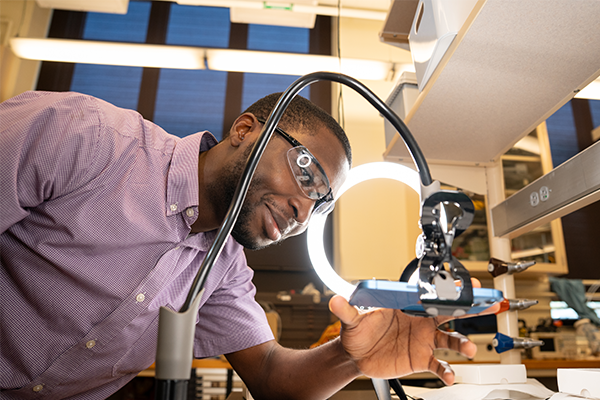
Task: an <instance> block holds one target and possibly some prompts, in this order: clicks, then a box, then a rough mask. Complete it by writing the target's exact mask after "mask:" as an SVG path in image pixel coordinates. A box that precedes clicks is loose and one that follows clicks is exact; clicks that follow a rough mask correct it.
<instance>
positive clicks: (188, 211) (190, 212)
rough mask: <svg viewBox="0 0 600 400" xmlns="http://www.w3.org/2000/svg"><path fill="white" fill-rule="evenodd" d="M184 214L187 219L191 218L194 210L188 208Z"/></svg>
mask: <svg viewBox="0 0 600 400" xmlns="http://www.w3.org/2000/svg"><path fill="white" fill-rule="evenodd" d="M185 213H186V214H187V216H188V217H193V216H194V209H193V208H191V207H190V208H188V209H187V210H185Z"/></svg>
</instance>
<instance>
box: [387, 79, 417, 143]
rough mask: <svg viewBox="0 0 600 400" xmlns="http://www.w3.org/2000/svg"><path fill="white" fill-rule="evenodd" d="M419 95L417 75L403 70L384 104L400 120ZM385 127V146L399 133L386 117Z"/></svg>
mask: <svg viewBox="0 0 600 400" xmlns="http://www.w3.org/2000/svg"><path fill="white" fill-rule="evenodd" d="M418 96H419V89H418V88H417V77H416V75H415V73H414V72H410V71H405V72H403V73H402V75H400V78H399V79H398V81H397V82H396V85H394V89H392V91H391V93H390V94H389V96H388V98H387V100H386V101H385V104H387V105H388V106H389V107H390V108H391V109H392V110H393V111H394V112H395V113H396V114H397V115H398V116H399V117H400V119H401V120H402V121H404V119H405V118H406V115H407V114H408V113H409V112H410V109H411V108H412V107H413V105H414V104H415V102H416V101H417V97H418ZM383 123H384V128H385V146H386V147H387V146H388V145H389V144H390V142H391V141H392V138H393V137H394V136H396V135H399V133H398V131H397V130H396V128H394V127H393V126H392V124H391V123H390V122H389V121H388V120H387V118H386V119H384V122H383Z"/></svg>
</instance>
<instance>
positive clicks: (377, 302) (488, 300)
mask: <svg viewBox="0 0 600 400" xmlns="http://www.w3.org/2000/svg"><path fill="white" fill-rule="evenodd" d="M458 290H459V288H458V287H457V292H458ZM503 300H504V295H503V294H502V292H501V291H500V290H496V289H484V288H473V303H472V305H471V308H470V309H468V310H467V311H466V313H467V314H477V313H480V312H482V311H483V310H485V309H486V308H488V307H490V306H492V305H494V304H495V303H497V302H501V301H503ZM349 301H350V304H352V305H354V306H358V307H364V308H367V307H381V308H394V309H397V310H402V311H404V312H405V313H407V314H412V315H419V316H428V314H427V313H426V312H425V309H424V308H423V306H422V305H421V303H420V301H419V288H418V287H417V286H416V285H409V284H408V283H407V282H395V281H384V280H365V281H360V282H359V283H358V285H357V286H356V289H355V290H354V292H353V293H352V296H350V300H349ZM437 303H439V304H440V305H446V306H448V305H451V304H452V300H437Z"/></svg>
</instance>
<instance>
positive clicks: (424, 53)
mask: <svg viewBox="0 0 600 400" xmlns="http://www.w3.org/2000/svg"><path fill="white" fill-rule="evenodd" d="M476 3H477V0H452V1H448V0H420V1H419V5H418V6H417V13H416V15H415V19H414V20H413V24H412V27H411V29H410V34H409V35H408V43H409V45H410V52H411V55H412V59H413V63H414V64H415V69H416V71H417V81H418V84H419V90H423V88H424V87H425V85H426V84H427V81H429V78H431V74H433V71H435V69H436V67H437V65H438V64H439V62H440V60H441V59H442V57H443V56H444V54H446V51H447V50H448V47H450V44H451V43H452V41H453V40H454V38H455V37H456V34H457V33H458V31H459V30H460V28H462V26H463V24H464V23H465V21H466V20H467V17H468V16H469V14H471V11H472V10H473V8H474V7H475V4H476Z"/></svg>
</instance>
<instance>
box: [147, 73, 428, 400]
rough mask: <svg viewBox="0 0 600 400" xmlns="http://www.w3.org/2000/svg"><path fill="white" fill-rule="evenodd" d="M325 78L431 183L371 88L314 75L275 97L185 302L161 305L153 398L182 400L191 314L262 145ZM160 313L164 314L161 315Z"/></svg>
mask: <svg viewBox="0 0 600 400" xmlns="http://www.w3.org/2000/svg"><path fill="white" fill-rule="evenodd" d="M322 80H328V81H333V82H338V83H341V84H343V85H346V86H348V87H350V88H352V89H354V90H355V91H356V92H358V93H359V94H360V95H362V96H363V97H364V98H365V99H366V100H367V101H368V102H369V103H370V104H371V105H372V106H373V107H375V109H377V110H378V111H379V112H380V113H381V114H382V115H383V117H384V118H386V119H387V120H388V121H390V123H391V124H392V125H393V126H394V128H396V130H397V131H398V132H399V133H400V136H401V137H402V139H403V140H404V143H405V144H406V146H407V148H408V151H409V152H410V154H411V156H412V158H413V160H414V162H415V165H416V166H417V170H418V172H419V175H420V178H421V184H422V186H425V187H428V186H430V185H431V183H432V179H431V174H430V172H429V167H428V166H427V163H426V161H425V157H424V156H423V153H422V152H421V150H420V149H419V146H418V145H417V142H416V141H415V139H414V137H413V136H412V134H411V133H410V131H409V130H408V128H407V127H406V125H405V124H404V122H402V120H401V119H400V118H399V117H398V116H397V115H396V114H395V113H394V112H393V111H392V110H391V109H390V108H389V107H388V106H387V105H386V104H385V103H384V102H383V101H381V100H380V99H379V98H378V97H377V96H376V95H375V94H374V93H373V92H372V91H371V90H369V89H368V88H367V87H366V86H364V85H363V84H362V83H360V82H359V81H357V80H355V79H354V78H351V77H349V76H346V75H342V74H337V73H331V72H315V73H312V74H308V75H305V76H302V77H300V78H299V79H298V80H296V81H295V82H294V83H293V84H292V85H291V86H290V87H289V88H288V89H287V90H286V91H285V92H284V93H283V94H282V95H281V97H280V98H279V100H278V101H277V103H276V105H275V107H274V108H273V110H272V111H271V114H270V115H269V117H268V118H267V121H266V122H265V126H264V127H263V130H262V132H261V133H260V135H259V137H258V139H257V141H256V143H255V144H254V147H253V148H252V151H251V153H250V155H249V157H248V160H247V162H246V167H245V169H244V171H243V173H242V175H241V177H240V181H239V183H238V186H237V188H236V191H235V193H234V196H233V200H232V202H231V204H230V206H229V209H228V210H227V214H226V216H225V218H224V220H223V224H222V225H221V228H220V229H219V231H218V232H217V236H216V238H215V241H214V242H213V244H212V246H211V247H210V249H209V250H208V253H207V255H206V257H205V258H204V261H203V262H202V265H201V266H200V269H199V271H198V273H197V274H196V277H195V279H194V282H193V283H192V287H191V289H190V291H189V292H188V295H187V298H186V300H185V302H184V304H183V306H182V307H181V309H180V310H179V313H175V312H173V311H172V310H170V309H167V308H164V307H161V310H160V311H161V312H160V317H159V334H158V346H157V351H156V354H157V355H156V396H155V397H156V398H157V399H185V398H186V392H187V384H188V381H189V379H190V374H189V371H191V364H192V354H191V353H192V343H193V338H194V325H195V313H196V312H197V311H196V310H197V309H198V307H199V304H200V300H201V296H202V293H203V289H204V284H205V282H206V279H207V277H208V275H209V273H210V271H211V269H212V267H213V265H214V263H215V261H216V260H217V258H218V257H219V255H220V254H221V251H222V250H223V246H224V244H225V241H226V240H227V238H228V237H229V235H230V234H231V231H232V229H233V226H234V224H235V222H236V220H237V218H238V215H239V213H240V210H241V208H242V204H243V203H244V200H245V198H246V193H247V191H248V188H249V186H250V181H251V180H252V176H253V175H254V171H255V170H256V167H257V166H258V162H259V161H260V158H261V157H262V155H263V153H264V151H265V148H266V147H267V144H268V143H269V140H270V138H271V136H272V134H273V132H274V130H275V127H276V126H277V124H278V123H279V120H280V119H281V117H282V116H283V114H284V112H285V110H286V108H287V107H288V105H289V104H290V103H291V101H292V99H293V98H294V96H296V95H297V94H298V93H299V92H300V91H301V90H302V89H303V88H305V87H306V86H308V85H310V84H312V83H315V82H318V81H322ZM163 314H164V315H163Z"/></svg>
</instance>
